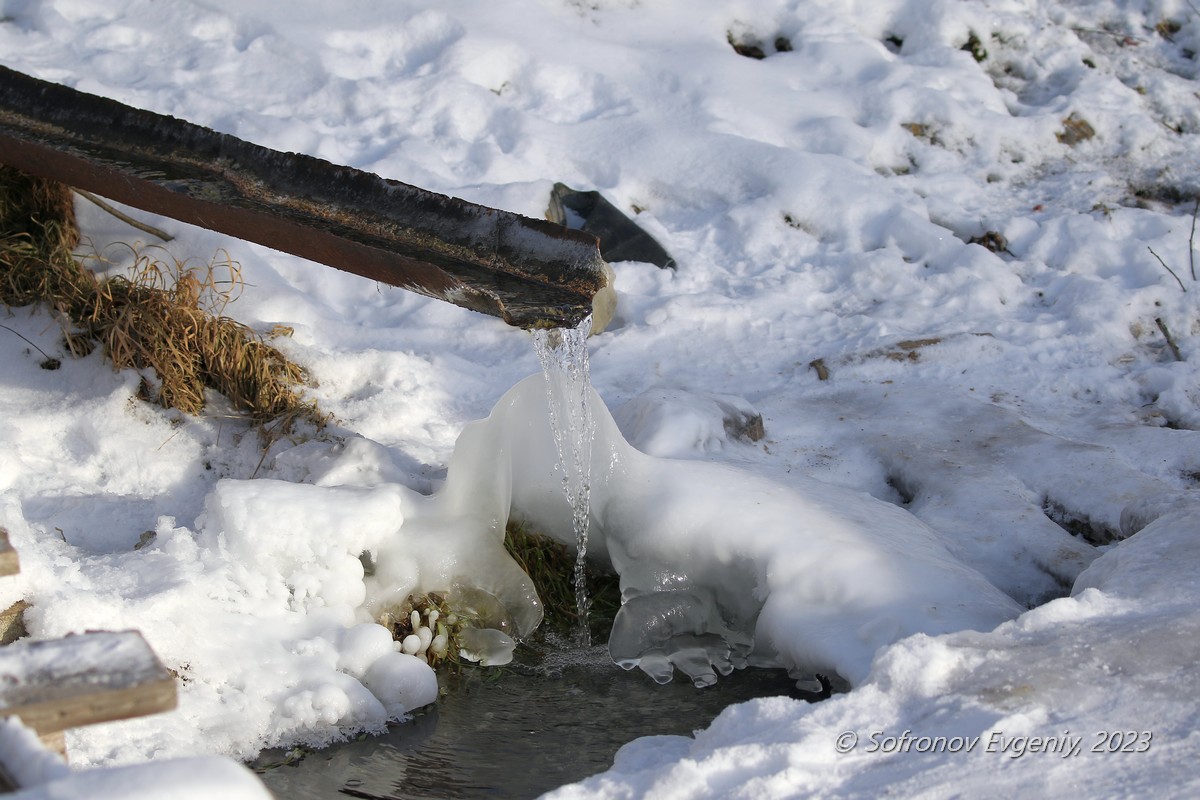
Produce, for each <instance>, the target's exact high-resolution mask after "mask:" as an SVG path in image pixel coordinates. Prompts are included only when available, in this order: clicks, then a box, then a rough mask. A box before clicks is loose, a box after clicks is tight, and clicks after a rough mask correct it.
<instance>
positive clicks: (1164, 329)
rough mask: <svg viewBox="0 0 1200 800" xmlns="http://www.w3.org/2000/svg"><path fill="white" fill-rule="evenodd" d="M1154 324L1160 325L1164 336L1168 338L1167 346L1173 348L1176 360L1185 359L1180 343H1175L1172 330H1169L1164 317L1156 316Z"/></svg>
mask: <svg viewBox="0 0 1200 800" xmlns="http://www.w3.org/2000/svg"><path fill="white" fill-rule="evenodd" d="M1154 324H1155V325H1157V326H1158V329H1159V330H1160V331H1162V335H1163V338H1164V339H1166V340H1167V346H1168V347H1170V348H1171V354H1172V355H1173V356H1175V360H1176V361H1183V356H1182V355H1181V354H1180V352H1179V345H1177V344H1175V339H1174V337H1172V336H1171V332H1170V331H1169V330H1167V323H1165V322H1163V321H1162V317H1155V318H1154Z"/></svg>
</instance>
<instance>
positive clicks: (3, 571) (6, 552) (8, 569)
mask: <svg viewBox="0 0 1200 800" xmlns="http://www.w3.org/2000/svg"><path fill="white" fill-rule="evenodd" d="M20 571H21V562H20V560H19V559H18V558H17V551H16V550H13V547H12V545H11V544H9V542H8V531H7V530H5V529H4V528H0V577H3V576H5V575H16V574H17V573H18V572H20Z"/></svg>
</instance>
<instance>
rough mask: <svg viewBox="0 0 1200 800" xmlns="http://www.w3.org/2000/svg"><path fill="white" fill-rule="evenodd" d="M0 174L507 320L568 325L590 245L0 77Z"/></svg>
mask: <svg viewBox="0 0 1200 800" xmlns="http://www.w3.org/2000/svg"><path fill="white" fill-rule="evenodd" d="M0 163H5V164H8V165H9V166H12V167H16V168H17V169H20V170H23V171H25V172H28V173H31V174H34V175H40V176H42V177H45V178H51V179H53V180H57V181H61V182H62V183H66V184H68V185H70V186H74V187H77V188H80V189H84V190H87V191H89V192H93V193H95V194H98V195H102V196H104V197H108V198H110V199H113V200H117V201H119V202H122V203H125V204H127V205H130V206H134V207H136V208H141V209H143V210H146V211H151V212H154V213H158V214H162V215H164V216H169V217H173V218H175V219H178V220H181V221H183V222H188V223H191V224H193V225H199V226H201V227H204V228H209V229H211V230H215V231H220V232H221V233H225V234H228V235H231V236H236V237H237V238H239V239H245V240H247V241H251V242H256V243H258V244H262V245H266V246H267V247H271V248H273V249H276V250H281V251H283V252H287V253H291V254H293V255H298V256H301V257H303V258H307V259H309V260H312V261H317V262H320V263H322V264H327V265H329V266H333V267H337V268H338V269H342V270H345V271H347V272H352V273H354V274H356V275H361V276H363V277H365V278H370V279H372V280H377V281H380V282H382V283H387V284H390V285H392V286H400V287H403V288H405V289H409V290H412V291H415V292H419V293H421V294H425V295H428V296H431V297H436V298H439V299H441V300H446V301H447V302H451V303H454V304H455V305H459V306H463V307H465V308H470V309H473V310H475V311H481V312H483V313H486V314H491V315H493V316H498V317H501V318H503V319H504V320H505V321H506V322H508V323H510V324H512V325H517V326H520V327H548V326H574V325H577V324H578V323H579V322H581V321H582V319H583V318H584V317H585V316H587V314H589V313H591V307H592V306H591V304H592V296H593V295H594V294H595V293H596V291H597V290H599V288H600V287H601V286H602V285H603V280H604V278H603V271H602V270H603V261H602V259H601V257H600V251H599V247H598V245H597V242H596V239H595V237H593V236H590V235H588V234H585V233H582V232H579V231H574V230H569V229H566V228H563V227H561V226H558V225H554V224H552V223H549V222H546V221H544V220H537V219H532V218H529V217H523V216H521V215H518V214H513V213H511V212H507V211H501V210H498V209H494V208H487V207H485V206H480V205H475V204H472V203H467V202H465V201H463V200H459V199H457V198H453V197H448V196H446V195H441V194H437V193H434V192H430V191H427V190H424V189H420V188H418V187H415V186H410V185H408V184H404V183H400V182H398V181H393V180H387V179H384V178H381V177H379V176H378V175H373V174H371V173H368V172H363V171H361V170H357V169H353V168H351V167H345V166H338V165H336V164H331V163H329V162H328V161H323V160H321V159H318V158H313V157H311V156H307V155H302V154H296V153H282V152H279V151H276V150H271V149H268V148H266V147H261V146H259V145H256V144H252V143H250V142H246V141H243V140H241V139H237V138H235V137H233V136H229V135H227V134H221V133H217V132H216V131H213V130H210V129H208V128H203V127H201V126H198V125H193V124H191V123H189V122H185V121H183V120H180V119H176V118H174V117H167V116H163V115H160V114H154V113H151V112H148V111H142V110H140V109H136V108H132V107H130V106H126V105H123V104H121V103H118V102H116V101H113V100H108V99H106V98H102V97H97V96H95V95H90V94H85V93H83V92H78V91H75V90H74V89H70V88H68V87H65V86H61V85H58V84H54V83H47V82H45V81H41V80H38V79H36V78H32V77H30V76H28V75H24V74H22V73H20V72H15V71H13V70H10V69H7V68H5V67H2V66H0Z"/></svg>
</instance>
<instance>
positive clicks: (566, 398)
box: [533, 317, 595, 647]
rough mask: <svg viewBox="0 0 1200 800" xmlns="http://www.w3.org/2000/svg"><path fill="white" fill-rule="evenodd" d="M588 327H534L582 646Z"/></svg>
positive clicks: (589, 424)
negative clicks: (567, 513)
mask: <svg viewBox="0 0 1200 800" xmlns="http://www.w3.org/2000/svg"><path fill="white" fill-rule="evenodd" d="M591 328H592V318H591V317H588V318H587V319H585V320H584V321H583V322H582V323H580V325H579V327H578V328H575V329H570V328H553V329H550V330H537V331H533V347H534V350H535V351H536V352H537V356H538V360H539V361H541V363H542V372H543V374H544V375H545V376H546V398H547V400H548V403H549V410H550V427H551V429H552V430H553V431H554V443H555V444H556V445H557V446H558V468H559V470H560V471H561V472H562V484H563V492H564V493H566V496H567V500H568V501H569V502H570V504H571V512H572V513H571V521H572V527H573V528H574V533H575V546H576V553H577V554H576V557H575V605H576V606H577V607H578V609H579V629H578V632H577V637H578V639H579V643H580V644H582V645H583V646H585V647H587V646H590V645H591V643H592V637H591V631H590V629H589V627H588V608H589V606H590V603H591V601H590V599H589V598H588V593H587V540H588V527H589V517H590V515H591V464H592V440H593V438H594V436H595V421H594V419H593V417H592V405H591V400H590V394H591V390H592V381H591V369H590V367H589V365H588V350H587V337H588V333H589V332H590V331H591Z"/></svg>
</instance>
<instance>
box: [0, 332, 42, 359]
mask: <svg viewBox="0 0 1200 800" xmlns="http://www.w3.org/2000/svg"><path fill="white" fill-rule="evenodd" d="M0 328H4V330H6V331H8V332H9V333H11V334H13V335H14V336H18V337H20V338H22V339H25V337H24V336H21V334H20V333H19V332H17V331H15V330H13V329H12V328H10V327H8V326H7V325H0ZM25 343H26V344H28V345H29V346H30V347H32V348H33V349H34V350H37V351H38V352H39V353H41V354H42V355H43V356H45V357H46V360H47V361H49V360H50V356H47V355H46V351H45V350H43V349H42V348H40V347H38V346H37V345H36V344H34V343H33V342H31V341H29V340H28V339H25Z"/></svg>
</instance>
